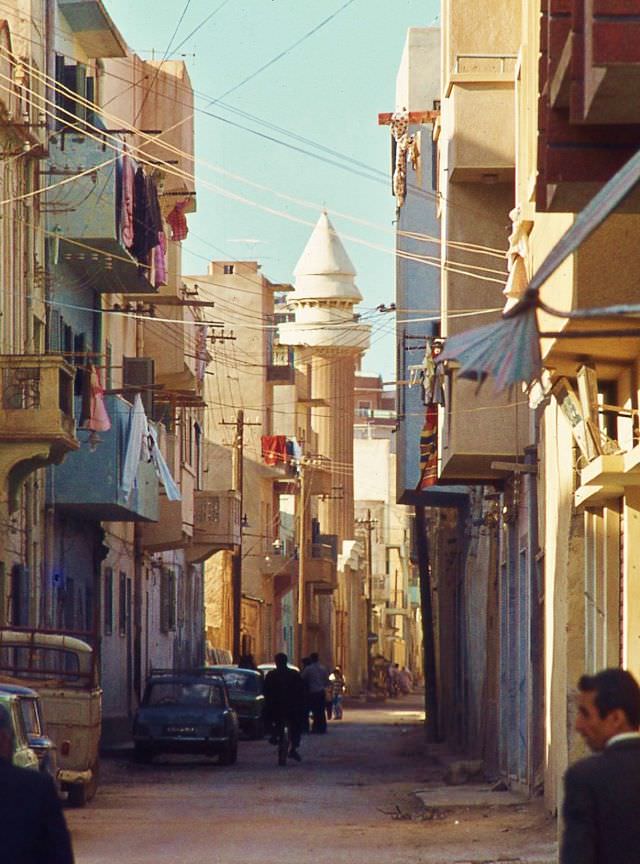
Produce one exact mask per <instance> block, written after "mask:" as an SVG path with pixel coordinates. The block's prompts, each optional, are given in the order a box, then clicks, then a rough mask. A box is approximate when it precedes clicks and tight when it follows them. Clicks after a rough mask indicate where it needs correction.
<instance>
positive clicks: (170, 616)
mask: <svg viewBox="0 0 640 864" xmlns="http://www.w3.org/2000/svg"><path fill="white" fill-rule="evenodd" d="M175 629H176V576H175V573H174V572H173V570H172V569H171V568H170V567H165V568H164V569H163V570H162V576H161V577H160V631H161V632H162V633H169V632H170V631H171V630H175Z"/></svg>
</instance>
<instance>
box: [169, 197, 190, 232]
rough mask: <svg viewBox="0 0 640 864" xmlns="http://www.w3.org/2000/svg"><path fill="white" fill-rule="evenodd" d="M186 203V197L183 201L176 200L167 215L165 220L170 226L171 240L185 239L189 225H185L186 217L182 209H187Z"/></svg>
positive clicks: (187, 200) (187, 201)
mask: <svg viewBox="0 0 640 864" xmlns="http://www.w3.org/2000/svg"><path fill="white" fill-rule="evenodd" d="M188 203H189V199H188V198H185V200H184V201H178V203H177V204H176V205H175V207H174V208H173V210H172V211H171V212H170V213H169V215H168V216H167V222H168V223H169V225H170V226H171V239H172V240H186V239H187V234H188V233H189V226H188V225H187V217H186V216H185V212H184V211H185V210H186V209H187V204H188Z"/></svg>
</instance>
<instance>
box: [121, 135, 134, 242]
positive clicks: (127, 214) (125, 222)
mask: <svg viewBox="0 0 640 864" xmlns="http://www.w3.org/2000/svg"><path fill="white" fill-rule="evenodd" d="M135 176H136V172H135V167H134V164H133V160H132V159H131V157H130V156H129V154H128V153H127V152H126V150H125V152H124V153H123V154H122V179H121V184H122V186H121V197H120V239H121V240H122V245H123V246H124V247H125V248H127V249H131V247H132V246H133V240H134V230H133V202H134V194H135V193H134V184H135Z"/></svg>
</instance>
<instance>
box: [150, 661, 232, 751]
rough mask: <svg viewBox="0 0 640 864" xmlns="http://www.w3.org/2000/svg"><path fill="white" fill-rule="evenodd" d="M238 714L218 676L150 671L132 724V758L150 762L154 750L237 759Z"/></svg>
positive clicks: (171, 671) (200, 671)
mask: <svg viewBox="0 0 640 864" xmlns="http://www.w3.org/2000/svg"><path fill="white" fill-rule="evenodd" d="M238 728H239V727H238V716H237V714H236V712H235V711H234V710H233V708H232V707H231V703H230V701H229V694H228V691H227V686H226V684H225V682H224V678H223V677H222V675H220V674H218V673H210V672H209V671H203V670H190V671H185V672H181V671H176V670H158V671H155V672H153V673H152V674H151V675H150V676H149V678H148V680H147V684H146V687H145V692H144V696H143V698H142V702H141V704H140V708H139V709H138V711H137V713H136V716H135V719H134V724H133V741H134V748H135V757H136V759H137V760H138V761H139V762H150V761H151V760H152V759H153V757H154V756H156V755H157V754H158V753H194V754H197V753H202V754H204V755H205V756H216V755H217V756H218V757H219V761H220V763H221V764H222V765H233V764H234V763H235V761H236V759H237V758H238Z"/></svg>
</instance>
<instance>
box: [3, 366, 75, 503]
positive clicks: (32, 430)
mask: <svg viewBox="0 0 640 864" xmlns="http://www.w3.org/2000/svg"><path fill="white" fill-rule="evenodd" d="M74 375H75V372H74V369H73V367H72V366H70V365H69V364H68V363H66V362H65V360H64V359H63V358H62V357H58V356H55V355H48V354H34V355H28V354H27V355H24V354H22V355H14V354H2V355H0V388H1V396H0V399H1V405H2V411H0V442H1V444H2V446H1V447H0V475H1V479H2V483H3V487H5V488H6V484H7V481H8V483H9V500H10V507H11V508H13V506H14V505H15V503H16V501H15V498H16V494H17V490H18V488H19V486H20V484H21V482H22V481H23V480H24V479H25V477H27V476H28V474H30V473H31V472H32V471H34V470H35V469H36V468H41V467H43V466H45V465H48V464H51V463H52V462H54V463H58V462H61V461H62V459H64V457H65V455H66V454H67V453H69V452H71V451H73V450H77V449H78V447H79V446H80V445H79V443H78V440H77V438H76V436H75V423H74V418H73V379H74Z"/></svg>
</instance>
